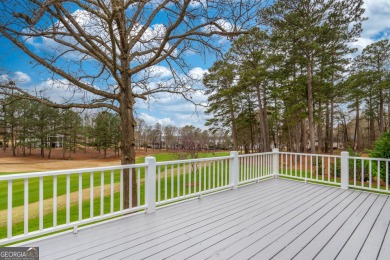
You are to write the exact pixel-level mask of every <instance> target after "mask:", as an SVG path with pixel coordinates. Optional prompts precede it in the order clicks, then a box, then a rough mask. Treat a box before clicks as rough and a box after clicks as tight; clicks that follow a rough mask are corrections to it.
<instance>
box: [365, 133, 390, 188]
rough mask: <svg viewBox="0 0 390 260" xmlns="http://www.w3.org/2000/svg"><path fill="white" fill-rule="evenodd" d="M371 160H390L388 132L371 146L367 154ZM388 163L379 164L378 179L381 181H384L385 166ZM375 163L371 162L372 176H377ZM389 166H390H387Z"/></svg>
mask: <svg viewBox="0 0 390 260" xmlns="http://www.w3.org/2000/svg"><path fill="white" fill-rule="evenodd" d="M369 155H370V157H372V158H385V159H389V158H390V132H385V133H383V134H382V135H381V136H380V137H379V139H378V140H377V141H376V142H375V143H374V144H373V149H372V150H371V151H370V153H369ZM388 163H389V162H381V164H380V168H379V170H380V177H381V179H382V180H386V164H388ZM377 165H378V164H377V162H376V161H373V162H372V173H373V176H377V175H378V166H377ZM389 166H390V165H389Z"/></svg>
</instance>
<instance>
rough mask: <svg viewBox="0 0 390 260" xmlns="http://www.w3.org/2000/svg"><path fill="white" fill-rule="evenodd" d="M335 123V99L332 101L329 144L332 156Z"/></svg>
mask: <svg viewBox="0 0 390 260" xmlns="http://www.w3.org/2000/svg"><path fill="white" fill-rule="evenodd" d="M333 123H334V99H333V97H332V98H331V100H330V126H329V144H330V154H332V153H333Z"/></svg>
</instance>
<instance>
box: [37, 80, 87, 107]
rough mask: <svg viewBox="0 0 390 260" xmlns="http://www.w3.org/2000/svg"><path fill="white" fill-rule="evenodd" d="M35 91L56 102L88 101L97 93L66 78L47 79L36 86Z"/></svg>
mask: <svg viewBox="0 0 390 260" xmlns="http://www.w3.org/2000/svg"><path fill="white" fill-rule="evenodd" d="M34 92H36V93H37V94H38V95H39V96H42V97H45V98H48V99H49V100H50V101H52V102H56V103H70V102H83V103H86V102H88V100H91V99H92V98H94V97H95V95H93V94H91V93H89V92H87V91H85V90H81V89H80V88H78V87H75V86H74V85H73V84H71V83H70V82H69V81H68V80H65V79H59V80H55V79H47V80H45V81H43V82H41V83H40V84H39V85H37V86H35V87H34Z"/></svg>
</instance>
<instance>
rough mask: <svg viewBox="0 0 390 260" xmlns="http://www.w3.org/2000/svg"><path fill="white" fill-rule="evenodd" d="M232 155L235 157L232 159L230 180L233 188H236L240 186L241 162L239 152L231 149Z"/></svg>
mask: <svg viewBox="0 0 390 260" xmlns="http://www.w3.org/2000/svg"><path fill="white" fill-rule="evenodd" d="M230 156H233V159H230V181H231V185H232V189H233V190H236V189H237V188H238V176H239V169H240V168H239V163H240V161H239V160H238V152H237V151H231V152H230Z"/></svg>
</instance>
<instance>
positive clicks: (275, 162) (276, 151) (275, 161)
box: [272, 148, 279, 178]
mask: <svg viewBox="0 0 390 260" xmlns="http://www.w3.org/2000/svg"><path fill="white" fill-rule="evenodd" d="M272 152H273V156H272V169H273V174H274V176H275V178H278V177H279V149H278V148H273V149H272Z"/></svg>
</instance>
